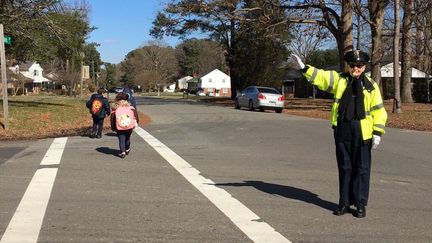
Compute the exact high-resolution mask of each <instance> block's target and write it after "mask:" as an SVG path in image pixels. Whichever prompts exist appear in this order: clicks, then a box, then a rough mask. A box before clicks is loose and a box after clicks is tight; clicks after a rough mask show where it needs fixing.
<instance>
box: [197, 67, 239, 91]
mask: <svg viewBox="0 0 432 243" xmlns="http://www.w3.org/2000/svg"><path fill="white" fill-rule="evenodd" d="M197 86H198V88H201V89H203V92H204V93H205V94H206V95H208V96H221V97H230V96H231V77H230V76H228V75H227V74H225V73H224V72H222V71H221V70H219V69H214V70H213V71H211V72H209V73H207V74H205V75H203V76H201V77H200V78H199V80H198V84H197Z"/></svg>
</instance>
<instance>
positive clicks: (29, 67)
mask: <svg viewBox="0 0 432 243" xmlns="http://www.w3.org/2000/svg"><path fill="white" fill-rule="evenodd" d="M9 69H10V70H11V71H12V72H14V73H20V74H22V75H23V76H25V77H26V78H29V79H31V80H32V87H29V88H30V89H31V90H33V92H39V90H40V89H43V88H46V87H48V84H49V82H50V80H49V79H47V78H45V77H44V76H43V68H42V67H41V66H40V65H39V64H38V63H37V62H35V61H27V62H25V63H20V64H17V65H14V66H11V67H9Z"/></svg>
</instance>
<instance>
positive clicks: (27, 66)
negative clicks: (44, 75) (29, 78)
mask: <svg viewBox="0 0 432 243" xmlns="http://www.w3.org/2000/svg"><path fill="white" fill-rule="evenodd" d="M34 63H35V61H26V62H24V63H20V64H18V66H19V69H20V72H24V71H28V70H29V69H30V67H31V66H32V65H33V64H34Z"/></svg>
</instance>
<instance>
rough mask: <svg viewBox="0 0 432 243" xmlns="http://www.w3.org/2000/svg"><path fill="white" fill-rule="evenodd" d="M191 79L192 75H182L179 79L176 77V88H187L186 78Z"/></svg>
mask: <svg viewBox="0 0 432 243" xmlns="http://www.w3.org/2000/svg"><path fill="white" fill-rule="evenodd" d="M191 79H192V77H191V76H185V77H183V78H181V79H178V80H177V89H178V90H179V91H181V90H183V89H187V88H188V87H187V81H188V80H191Z"/></svg>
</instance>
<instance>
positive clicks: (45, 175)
mask: <svg viewBox="0 0 432 243" xmlns="http://www.w3.org/2000/svg"><path fill="white" fill-rule="evenodd" d="M66 141H67V138H56V139H54V141H53V142H52V144H51V146H50V148H49V149H48V151H47V152H46V154H45V156H44V158H43V159H42V162H41V165H48V166H49V165H58V164H60V159H61V157H62V154H63V150H64V147H65V145H66ZM57 170H58V168H40V169H38V170H37V171H36V173H35V174H34V176H33V178H32V180H31V182H30V184H29V186H28V187H27V190H26V192H25V193H24V196H23V198H22V199H21V202H20V204H19V205H18V208H17V209H16V211H15V214H14V216H13V217H12V219H11V221H10V222H9V225H8V227H7V229H6V231H5V233H4V234H3V237H2V238H1V240H0V243H10V242H16V243H30V242H32V243H33V242H37V239H38V237H39V232H40V229H41V227H42V221H43V218H44V216H45V211H46V208H47V206H48V201H49V198H50V195H51V190H52V187H53V185H54V181H55V178H56V175H57Z"/></svg>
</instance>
